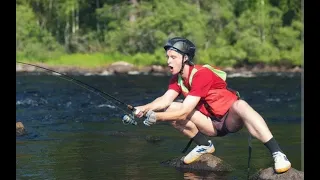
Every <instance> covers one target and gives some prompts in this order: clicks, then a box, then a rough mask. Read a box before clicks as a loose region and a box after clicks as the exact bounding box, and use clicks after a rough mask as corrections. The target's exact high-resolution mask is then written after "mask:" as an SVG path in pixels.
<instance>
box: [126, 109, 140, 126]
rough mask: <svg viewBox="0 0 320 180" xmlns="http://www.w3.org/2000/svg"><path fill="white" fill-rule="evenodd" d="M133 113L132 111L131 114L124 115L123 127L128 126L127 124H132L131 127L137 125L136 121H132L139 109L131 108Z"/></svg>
mask: <svg viewBox="0 0 320 180" xmlns="http://www.w3.org/2000/svg"><path fill="white" fill-rule="evenodd" d="M132 109H133V111H132V114H129V115H128V114H126V115H124V116H123V117H122V123H123V124H124V125H128V124H132V125H135V126H136V125H137V124H138V123H137V121H136V120H134V115H137V114H139V112H140V110H139V109H136V108H132Z"/></svg>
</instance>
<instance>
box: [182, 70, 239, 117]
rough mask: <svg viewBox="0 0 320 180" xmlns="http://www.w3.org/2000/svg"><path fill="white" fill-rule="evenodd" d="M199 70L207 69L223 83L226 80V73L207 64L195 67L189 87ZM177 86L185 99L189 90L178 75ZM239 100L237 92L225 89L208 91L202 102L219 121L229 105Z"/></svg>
mask: <svg viewBox="0 0 320 180" xmlns="http://www.w3.org/2000/svg"><path fill="white" fill-rule="evenodd" d="M201 68H208V69H210V70H211V71H212V72H213V73H215V74H216V75H218V76H219V77H220V78H221V79H223V80H224V81H225V80H226V78H227V73H226V72H224V71H222V70H220V69H216V68H214V67H212V66H210V65H208V64H205V65H203V66H199V65H195V66H194V68H193V69H192V71H191V73H190V77H189V84H190V87H191V83H192V78H193V76H194V74H195V73H196V72H197V71H198V70H200V69H201ZM178 85H179V86H180V87H181V90H182V94H183V95H184V96H185V97H186V96H187V95H188V93H189V89H188V88H187V87H186V86H185V85H184V84H183V80H182V77H181V75H180V74H179V75H178ZM239 98H240V95H239V93H238V92H237V91H234V90H232V89H230V88H226V89H211V90H209V92H208V94H207V95H206V97H205V98H204V99H202V101H203V102H204V106H205V107H206V109H207V111H208V112H209V113H210V115H211V116H212V117H215V118H216V119H218V120H219V119H220V118H222V117H223V116H224V114H225V113H226V112H227V111H228V110H229V109H230V107H231V105H232V104H233V102H234V101H236V100H238V99H239Z"/></svg>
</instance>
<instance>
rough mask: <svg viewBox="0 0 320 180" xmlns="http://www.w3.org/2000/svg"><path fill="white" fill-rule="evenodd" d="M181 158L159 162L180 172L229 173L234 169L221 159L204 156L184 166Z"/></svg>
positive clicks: (210, 155) (209, 155)
mask: <svg viewBox="0 0 320 180" xmlns="http://www.w3.org/2000/svg"><path fill="white" fill-rule="evenodd" d="M184 157H185V156H183V157H180V158H174V159H172V160H168V161H164V162H161V164H162V165H166V166H172V167H175V168H178V169H182V170H191V171H192V170H194V171H216V172H231V171H233V170H234V169H233V168H232V167H231V166H230V165H229V164H227V163H226V162H224V161H223V160H222V159H220V158H218V157H216V156H214V155H212V154H204V155H202V156H201V157H200V158H199V159H198V160H196V161H195V162H193V163H191V164H184V163H183V158H184Z"/></svg>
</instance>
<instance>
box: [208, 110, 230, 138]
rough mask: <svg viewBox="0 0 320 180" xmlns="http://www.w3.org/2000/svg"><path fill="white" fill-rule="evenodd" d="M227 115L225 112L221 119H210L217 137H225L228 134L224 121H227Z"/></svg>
mask: <svg viewBox="0 0 320 180" xmlns="http://www.w3.org/2000/svg"><path fill="white" fill-rule="evenodd" d="M228 114H229V111H228V112H226V114H225V115H224V116H223V117H222V118H221V119H217V118H216V117H210V118H211V120H212V123H213V124H214V125H215V126H216V130H217V136H219V137H222V136H225V135H227V134H228V133H230V131H229V130H228V128H227V125H226V123H225V120H226V119H227V117H228Z"/></svg>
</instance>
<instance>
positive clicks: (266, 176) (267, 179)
mask: <svg viewBox="0 0 320 180" xmlns="http://www.w3.org/2000/svg"><path fill="white" fill-rule="evenodd" d="M249 179H250V180H302V179H304V172H303V171H298V170H297V169H294V168H292V167H291V168H290V169H289V170H288V171H287V172H285V173H282V174H277V173H276V172H275V171H274V169H273V168H272V167H269V168H267V169H263V170H260V171H258V172H257V173H256V174H254V175H253V176H251V177H250V178H249Z"/></svg>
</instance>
